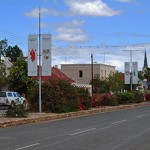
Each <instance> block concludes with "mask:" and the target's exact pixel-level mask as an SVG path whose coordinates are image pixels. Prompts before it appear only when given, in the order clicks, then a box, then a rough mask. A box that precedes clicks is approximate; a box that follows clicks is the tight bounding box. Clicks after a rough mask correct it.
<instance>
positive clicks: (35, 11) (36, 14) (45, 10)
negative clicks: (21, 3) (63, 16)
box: [25, 8, 59, 18]
mask: <svg viewBox="0 0 150 150" xmlns="http://www.w3.org/2000/svg"><path fill="white" fill-rule="evenodd" d="M40 13H41V15H42V16H43V15H50V14H52V15H58V14H59V13H58V12H57V11H55V10H52V9H48V8H41V9H40ZM25 16H27V17H35V18H38V17H39V8H35V9H32V10H31V11H29V12H26V13H25Z"/></svg>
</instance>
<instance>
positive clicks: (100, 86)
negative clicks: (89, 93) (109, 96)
mask: <svg viewBox="0 0 150 150" xmlns="http://www.w3.org/2000/svg"><path fill="white" fill-rule="evenodd" d="M91 84H93V93H95V94H98V93H108V92H109V85H108V82H107V79H100V75H99V74H96V75H95V76H94V79H93V83H91Z"/></svg>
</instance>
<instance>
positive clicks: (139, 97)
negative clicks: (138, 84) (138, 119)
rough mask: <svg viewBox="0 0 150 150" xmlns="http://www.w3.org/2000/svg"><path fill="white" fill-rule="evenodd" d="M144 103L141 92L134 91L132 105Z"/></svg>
mask: <svg viewBox="0 0 150 150" xmlns="http://www.w3.org/2000/svg"><path fill="white" fill-rule="evenodd" d="M141 102H144V94H143V92H139V91H136V92H134V103H141Z"/></svg>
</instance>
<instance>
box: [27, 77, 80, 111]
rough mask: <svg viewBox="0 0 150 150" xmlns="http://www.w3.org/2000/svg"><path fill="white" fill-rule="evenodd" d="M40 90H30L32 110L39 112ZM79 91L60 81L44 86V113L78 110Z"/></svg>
mask: <svg viewBox="0 0 150 150" xmlns="http://www.w3.org/2000/svg"><path fill="white" fill-rule="evenodd" d="M37 89H38V88H37V87H34V88H32V89H31V90H30V93H31V94H29V98H28V100H29V103H30V109H31V110H34V111H37V110H38V90H37ZM78 96H79V95H78V90H77V88H76V87H74V86H73V85H71V83H70V82H68V81H66V80H63V79H60V80H50V81H49V82H47V83H43V84H42V111H44V112H54V113H65V112H71V111H77V110H78V99H79V97H78Z"/></svg>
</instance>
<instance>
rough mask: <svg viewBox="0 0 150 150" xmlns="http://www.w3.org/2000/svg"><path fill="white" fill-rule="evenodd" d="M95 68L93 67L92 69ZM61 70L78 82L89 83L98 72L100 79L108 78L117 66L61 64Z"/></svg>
mask: <svg viewBox="0 0 150 150" xmlns="http://www.w3.org/2000/svg"><path fill="white" fill-rule="evenodd" d="M92 68H93V69H92ZM61 71H62V72H64V73H65V74H66V75H67V76H69V77H70V78H72V79H74V80H75V81H76V82H77V83H78V84H89V83H90V81H91V79H92V72H93V77H94V75H96V74H98V75H99V76H100V79H105V78H107V77H108V76H109V75H110V74H111V73H114V72H115V66H110V65H106V64H93V67H92V65H91V64H61Z"/></svg>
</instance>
